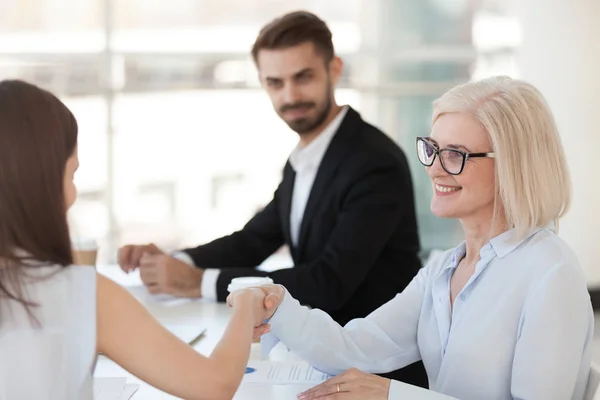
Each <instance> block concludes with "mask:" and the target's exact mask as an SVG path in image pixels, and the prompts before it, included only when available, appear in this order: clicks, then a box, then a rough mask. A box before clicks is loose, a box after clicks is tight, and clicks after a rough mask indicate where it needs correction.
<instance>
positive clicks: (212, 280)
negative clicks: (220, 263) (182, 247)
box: [171, 251, 221, 301]
mask: <svg viewBox="0 0 600 400" xmlns="http://www.w3.org/2000/svg"><path fill="white" fill-rule="evenodd" d="M171 256H172V257H173V258H176V259H178V260H179V261H183V262H184V263H186V264H189V265H193V266H194V267H196V265H195V264H194V260H193V259H192V257H190V255H189V254H188V253H186V252H184V251H176V252H174V253H173V254H171ZM220 273H221V270H220V269H216V268H207V269H205V270H204V274H203V275H202V283H201V284H200V285H201V286H200V293H202V298H203V299H206V300H210V301H217V279H219V274H220Z"/></svg>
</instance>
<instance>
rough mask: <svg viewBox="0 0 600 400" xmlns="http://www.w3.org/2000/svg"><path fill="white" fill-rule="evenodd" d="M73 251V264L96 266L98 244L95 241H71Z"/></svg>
mask: <svg viewBox="0 0 600 400" xmlns="http://www.w3.org/2000/svg"><path fill="white" fill-rule="evenodd" d="M71 247H72V249H73V264H75V265H94V266H95V265H96V259H97V257H98V243H96V241H95V240H93V239H79V238H78V239H71Z"/></svg>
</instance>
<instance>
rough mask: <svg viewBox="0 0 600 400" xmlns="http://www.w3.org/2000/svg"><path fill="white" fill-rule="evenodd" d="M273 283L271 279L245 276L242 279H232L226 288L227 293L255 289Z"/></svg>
mask: <svg viewBox="0 0 600 400" xmlns="http://www.w3.org/2000/svg"><path fill="white" fill-rule="evenodd" d="M272 283H273V279H271V278H269V277H266V276H265V277H260V276H245V277H242V278H233V279H232V280H231V283H230V284H229V286H227V291H228V292H229V293H231V292H233V291H235V290H239V289H245V288H249V287H255V286H260V285H269V284H272Z"/></svg>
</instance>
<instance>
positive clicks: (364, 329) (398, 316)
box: [265, 268, 428, 375]
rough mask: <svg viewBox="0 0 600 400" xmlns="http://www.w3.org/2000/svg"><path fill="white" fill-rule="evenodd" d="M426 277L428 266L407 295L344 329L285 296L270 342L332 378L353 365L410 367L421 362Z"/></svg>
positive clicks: (379, 369)
mask: <svg viewBox="0 0 600 400" xmlns="http://www.w3.org/2000/svg"><path fill="white" fill-rule="evenodd" d="M427 273H428V270H427V268H422V269H421V270H420V271H419V273H418V274H417V276H416V277H415V278H414V279H413V280H412V282H411V283H410V284H409V285H408V286H407V287H406V289H405V290H404V291H403V292H402V293H399V294H398V295H396V297H395V298H394V299H392V300H391V301H389V302H388V303H386V304H384V305H383V306H381V307H380V308H378V309H377V310H375V311H374V312H372V313H371V314H370V315H368V316H367V317H366V318H358V319H354V320H352V321H350V322H349V323H348V324H347V325H346V326H345V327H343V328H342V327H341V326H340V325H339V324H337V323H336V322H335V321H334V320H333V319H332V318H331V317H330V316H329V315H328V314H327V313H325V312H323V311H321V310H316V309H315V310H308V309H307V308H306V307H302V306H301V305H300V303H298V301H297V300H295V299H294V298H293V297H292V296H291V295H290V294H289V293H287V292H286V294H285V296H284V299H283V301H282V303H281V305H280V306H279V308H278V309H277V312H276V313H275V315H273V317H272V318H271V320H270V322H269V323H270V325H271V333H269V334H268V335H266V337H265V342H267V343H269V344H270V345H273V344H274V343H276V341H277V340H279V341H281V342H283V343H284V344H285V345H286V346H287V347H288V348H289V349H290V350H292V351H293V352H295V353H296V354H298V355H299V356H300V357H302V358H303V359H305V360H306V361H308V363H310V364H311V365H312V366H313V367H315V368H317V369H319V370H321V371H323V372H326V373H328V374H331V375H337V374H339V373H341V372H343V371H346V370H348V369H350V368H352V367H355V368H358V369H360V370H362V371H365V372H370V373H382V372H389V371H394V370H396V369H399V368H402V367H405V366H407V365H409V364H411V363H413V362H416V361H418V360H420V359H421V355H420V352H419V349H418V346H417V325H418V321H419V316H420V312H421V305H422V300H423V295H424V292H425V286H426V279H427ZM274 338H276V339H277V340H274Z"/></svg>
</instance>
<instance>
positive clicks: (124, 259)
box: [118, 243, 164, 273]
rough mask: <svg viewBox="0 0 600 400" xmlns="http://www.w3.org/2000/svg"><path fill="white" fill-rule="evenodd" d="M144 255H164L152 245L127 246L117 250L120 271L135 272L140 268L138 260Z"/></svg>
mask: <svg viewBox="0 0 600 400" xmlns="http://www.w3.org/2000/svg"><path fill="white" fill-rule="evenodd" d="M144 253H147V254H154V255H156V254H164V252H163V251H162V250H161V249H159V248H158V247H156V245H155V244H154V243H150V244H139V245H138V244H128V245H127V246H123V247H121V248H120V249H119V252H118V259H119V265H120V266H121V269H122V270H123V271H125V272H127V273H129V272H131V271H135V270H136V268H138V267H139V266H140V259H141V258H142V255H144Z"/></svg>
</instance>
